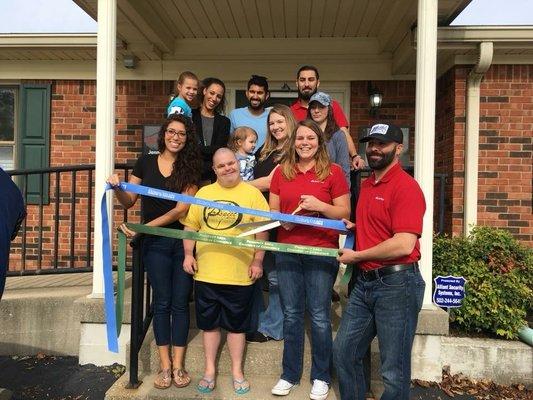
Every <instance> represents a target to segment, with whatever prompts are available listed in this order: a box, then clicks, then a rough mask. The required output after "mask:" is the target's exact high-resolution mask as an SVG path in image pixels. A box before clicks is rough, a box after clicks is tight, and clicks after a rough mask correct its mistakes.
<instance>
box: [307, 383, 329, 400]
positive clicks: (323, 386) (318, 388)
mask: <svg viewBox="0 0 533 400" xmlns="http://www.w3.org/2000/svg"><path fill="white" fill-rule="evenodd" d="M328 393H329V385H328V383H327V382H324V381H321V380H320V379H314V380H313V387H312V388H311V393H310V394H309V398H310V399H312V400H326V399H327V397H328Z"/></svg>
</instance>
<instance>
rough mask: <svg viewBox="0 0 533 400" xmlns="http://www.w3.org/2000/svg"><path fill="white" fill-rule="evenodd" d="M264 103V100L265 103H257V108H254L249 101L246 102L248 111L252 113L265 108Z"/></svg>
mask: <svg viewBox="0 0 533 400" xmlns="http://www.w3.org/2000/svg"><path fill="white" fill-rule="evenodd" d="M265 103H266V100H265V101H261V102H259V104H258V105H257V106H254V105H252V102H251V101H248V107H250V109H252V110H254V111H257V110H262V109H263V108H265Z"/></svg>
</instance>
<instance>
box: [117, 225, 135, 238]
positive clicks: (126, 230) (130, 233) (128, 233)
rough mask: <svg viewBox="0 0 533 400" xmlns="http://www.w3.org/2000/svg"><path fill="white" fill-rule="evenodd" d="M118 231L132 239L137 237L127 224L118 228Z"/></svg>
mask: <svg viewBox="0 0 533 400" xmlns="http://www.w3.org/2000/svg"><path fill="white" fill-rule="evenodd" d="M118 229H120V230H121V231H122V232H123V233H124V234H125V235H126V236H127V237H129V238H132V237H134V236H135V234H136V233H135V231H132V230H131V229H129V228H128V227H127V226H126V224H125V223H122V224H120V225H119V226H118Z"/></svg>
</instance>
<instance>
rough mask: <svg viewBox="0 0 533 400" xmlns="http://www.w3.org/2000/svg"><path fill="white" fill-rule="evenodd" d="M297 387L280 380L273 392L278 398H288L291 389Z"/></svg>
mask: <svg viewBox="0 0 533 400" xmlns="http://www.w3.org/2000/svg"><path fill="white" fill-rule="evenodd" d="M295 386H296V385H295V384H292V383H290V382H288V381H286V380H285V379H280V380H279V381H278V383H276V385H275V386H274V387H273V388H272V390H271V392H272V394H275V395H276V396H287V395H288V394H289V392H290V391H291V389H292V388H293V387H295Z"/></svg>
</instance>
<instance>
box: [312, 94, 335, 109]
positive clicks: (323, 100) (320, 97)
mask: <svg viewBox="0 0 533 400" xmlns="http://www.w3.org/2000/svg"><path fill="white" fill-rule="evenodd" d="M313 101H318V102H319V103H320V104H322V105H323V106H324V107H328V106H329V105H330V104H331V97H330V95H329V94H327V93H324V92H316V93H315V94H314V95H312V96H311V98H310V99H309V104H311V103H312V102H313Z"/></svg>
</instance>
